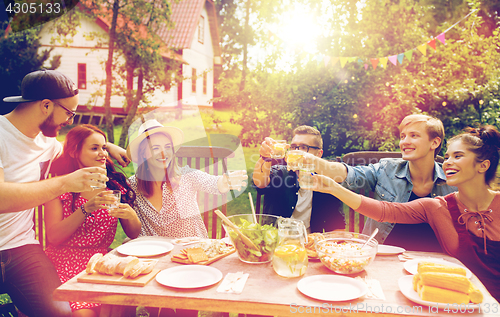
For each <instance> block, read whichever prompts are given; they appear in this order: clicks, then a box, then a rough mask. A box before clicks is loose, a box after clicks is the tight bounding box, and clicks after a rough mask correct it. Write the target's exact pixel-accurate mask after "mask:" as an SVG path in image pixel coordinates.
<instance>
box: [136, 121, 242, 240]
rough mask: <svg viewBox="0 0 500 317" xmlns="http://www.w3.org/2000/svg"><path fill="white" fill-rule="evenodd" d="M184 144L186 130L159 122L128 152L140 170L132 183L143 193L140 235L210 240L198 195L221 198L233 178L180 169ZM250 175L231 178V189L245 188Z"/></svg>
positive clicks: (140, 197) (148, 124)
mask: <svg viewBox="0 0 500 317" xmlns="http://www.w3.org/2000/svg"><path fill="white" fill-rule="evenodd" d="M183 140H184V134H183V132H182V130H180V129H178V128H175V127H164V126H163V125H162V124H160V123H159V122H158V121H157V120H154V119H153V120H148V121H146V122H144V123H143V124H142V125H141V126H140V128H139V132H138V136H137V137H136V138H135V139H134V140H132V141H131V142H130V145H129V147H128V149H127V151H128V153H129V157H131V158H132V161H133V162H134V163H136V164H137V165H138V167H137V171H136V174H135V175H134V176H132V177H130V178H129V181H130V184H131V187H132V188H133V190H134V191H135V192H136V194H137V198H136V201H135V207H134V208H135V211H136V212H137V215H138V216H139V219H140V220H141V223H142V227H141V234H140V236H164V237H176V238H177V237H202V238H207V237H208V235H207V230H206V228H205V225H204V224H203V219H202V217H201V215H200V210H199V208H198V203H197V199H196V198H197V192H198V191H204V192H207V193H210V194H216V195H220V194H223V193H226V192H227V191H229V183H228V181H229V179H228V176H227V175H224V176H213V175H209V174H207V173H205V172H203V171H200V170H197V169H192V168H190V167H189V166H184V167H182V168H181V167H180V166H179V165H178V164H177V159H176V156H175V153H176V152H177V150H178V149H179V148H180V146H181V144H182V142H183ZM245 179H247V175H246V171H237V172H235V173H234V174H231V180H230V181H231V184H236V185H239V186H244V185H245V182H244V180H245Z"/></svg>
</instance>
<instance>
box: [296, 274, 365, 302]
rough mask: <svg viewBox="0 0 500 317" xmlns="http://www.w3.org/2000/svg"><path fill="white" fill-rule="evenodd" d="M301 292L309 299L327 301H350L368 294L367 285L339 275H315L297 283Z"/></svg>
mask: <svg viewBox="0 0 500 317" xmlns="http://www.w3.org/2000/svg"><path fill="white" fill-rule="evenodd" d="M297 288H298V289H299V291H300V292H301V293H302V294H304V295H307V296H309V297H312V298H315V299H319V300H325V301H334V302H336V301H348V300H352V299H355V298H358V297H361V296H364V295H365V294H366V292H368V287H367V286H366V284H365V283H363V282H361V281H358V280H356V279H353V278H351V277H346V276H339V275H329V274H322V275H313V276H308V277H305V278H303V279H301V280H300V281H299V282H298V283H297Z"/></svg>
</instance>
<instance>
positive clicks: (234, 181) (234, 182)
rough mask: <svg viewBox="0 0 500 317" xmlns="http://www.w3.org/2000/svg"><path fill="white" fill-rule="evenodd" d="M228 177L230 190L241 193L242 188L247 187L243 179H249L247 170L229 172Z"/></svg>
mask: <svg viewBox="0 0 500 317" xmlns="http://www.w3.org/2000/svg"><path fill="white" fill-rule="evenodd" d="M227 176H228V180H227V182H228V185H229V189H232V190H237V191H240V190H241V188H242V187H243V186H245V185H246V183H245V182H244V181H243V179H246V178H247V177H246V176H247V171H246V170H228V171H227Z"/></svg>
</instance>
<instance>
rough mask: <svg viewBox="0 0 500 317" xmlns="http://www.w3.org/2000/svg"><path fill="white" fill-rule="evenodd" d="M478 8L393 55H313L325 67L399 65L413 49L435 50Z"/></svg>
mask: <svg viewBox="0 0 500 317" xmlns="http://www.w3.org/2000/svg"><path fill="white" fill-rule="evenodd" d="M477 10H478V9H475V10H472V11H471V12H469V14H467V15H466V16H464V17H463V18H462V19H460V20H459V21H458V22H456V23H455V24H453V25H452V26H450V27H449V28H448V29H446V30H445V31H444V32H442V33H441V34H439V35H438V36H436V37H435V38H431V39H430V40H429V41H427V42H425V43H423V44H421V45H419V46H417V47H415V48H412V49H410V50H407V51H406V52H404V53H399V54H395V55H389V56H386V57H380V58H365V59H363V58H361V57H340V56H328V55H323V54H317V55H316V56H315V58H316V61H317V62H318V64H320V63H321V62H323V63H324V64H325V67H327V66H329V65H331V66H335V65H336V64H337V63H340V67H341V68H344V67H345V65H346V64H347V63H353V62H357V63H358V64H360V65H363V67H364V68H365V70H368V68H369V67H370V65H371V67H372V68H373V69H377V67H378V66H379V65H380V67H382V68H384V69H386V68H387V64H388V62H391V63H392V64H393V65H394V66H397V65H398V63H399V64H400V65H401V64H403V60H404V59H405V58H406V59H407V60H408V62H411V60H412V58H413V52H414V51H415V50H418V51H419V52H420V53H422V55H424V56H427V47H431V48H432V49H433V50H436V40H438V41H439V42H441V43H442V44H443V45H446V32H448V31H449V30H451V29H452V28H453V27H455V26H456V25H457V24H458V23H460V22H462V21H463V20H464V19H466V18H467V17H468V16H469V15H471V14H472V13H474V12H475V11H477ZM274 35H275V34H273V33H271V32H269V36H274Z"/></svg>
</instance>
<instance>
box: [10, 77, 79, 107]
mask: <svg viewBox="0 0 500 317" xmlns="http://www.w3.org/2000/svg"><path fill="white" fill-rule="evenodd" d="M21 95H22V96H13V97H5V98H4V99H3V101H4V102H29V101H36V100H43V99H50V100H53V99H63V98H69V97H73V96H76V95H78V89H77V88H76V85H75V83H73V81H72V80H71V79H70V78H69V77H68V76H66V75H64V74H63V73H60V72H58V71H55V70H47V69H42V70H37V71H34V72H31V73H29V74H28V75H26V76H24V78H23V81H22V83H21Z"/></svg>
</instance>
